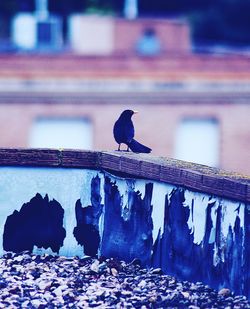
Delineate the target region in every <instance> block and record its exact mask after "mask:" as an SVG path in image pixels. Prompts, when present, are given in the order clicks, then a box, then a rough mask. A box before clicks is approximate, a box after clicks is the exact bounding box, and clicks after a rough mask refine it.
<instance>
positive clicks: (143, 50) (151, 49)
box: [136, 28, 161, 56]
mask: <svg viewBox="0 0 250 309" xmlns="http://www.w3.org/2000/svg"><path fill="white" fill-rule="evenodd" d="M136 50H137V53H138V54H139V55H141V56H156V55H159V54H160V52H161V43H160V40H159V39H158V37H157V35H156V33H155V30H154V29H151V28H148V29H145V31H144V32H143V34H142V35H141V37H140V38H139V39H138V41H137V44H136Z"/></svg>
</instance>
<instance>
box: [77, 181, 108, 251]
mask: <svg viewBox="0 0 250 309" xmlns="http://www.w3.org/2000/svg"><path fill="white" fill-rule="evenodd" d="M100 184H101V179H100V177H99V176H98V175H97V176H96V177H94V178H93V179H92V181H91V198H90V201H91V205H88V206H85V207H82V204H81V201H80V199H79V200H78V201H77V202H76V206H75V214H76V222H77V225H76V227H75V228H74V231H73V234H74V236H75V238H76V240H77V242H78V244H80V245H82V246H83V247H84V253H85V254H86V255H90V256H95V255H97V253H98V249H99V245H100V233H99V219H100V216H101V214H102V209H103V205H102V204H101V200H102V197H101V195H100V191H101V190H100Z"/></svg>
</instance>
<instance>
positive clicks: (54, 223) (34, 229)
mask: <svg viewBox="0 0 250 309" xmlns="http://www.w3.org/2000/svg"><path fill="white" fill-rule="evenodd" d="M63 213H64V210H63V208H62V207H61V205H60V204H59V203H58V202H57V201H56V200H52V201H49V198H48V195H46V196H45V197H44V198H42V196H41V195H40V194H36V196H35V197H33V198H32V199H31V200H30V202H28V203H26V204H24V205H23V206H22V207H21V210H20V211H17V210H15V211H14V212H13V214H12V215H9V216H8V217H7V220H6V222H5V225H4V233H3V248H4V250H5V251H12V252H16V253H17V252H22V251H25V250H29V251H32V250H33V248H34V246H37V247H38V248H45V249H47V248H51V249H52V251H53V252H57V253H58V252H59V249H60V247H62V246H63V240H64V238H65V234H66V231H65V229H64V228H63Z"/></svg>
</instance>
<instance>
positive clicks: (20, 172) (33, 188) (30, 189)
mask: <svg viewBox="0 0 250 309" xmlns="http://www.w3.org/2000/svg"><path fill="white" fill-rule="evenodd" d="M96 175H99V177H100V178H101V196H102V203H104V176H105V175H104V174H103V173H101V172H98V171H94V170H84V169H73V168H67V169H66V168H31V167H30V168H29V167H0V209H1V212H0V236H1V237H0V255H2V254H3V253H4V252H3V247H2V235H3V231H4V224H5V221H6V218H7V216H9V215H11V214H12V213H13V211H14V210H18V211H19V210H20V208H21V207H22V205H23V204H24V203H27V202H29V201H30V199H31V198H33V197H34V196H35V195H36V194H37V193H40V194H41V195H42V196H43V197H44V196H45V195H46V194H48V196H49V199H50V200H52V199H55V200H57V201H58V202H59V203H60V204H61V206H62V207H63V209H64V211H65V216H64V228H65V229H66V238H65V240H64V246H63V248H61V249H60V252H59V253H60V254H62V255H66V256H72V255H79V256H81V255H82V254H83V252H82V247H81V246H79V245H77V242H76V240H75V238H74V236H73V229H74V227H75V226H76V218H75V203H76V201H77V200H78V199H79V198H80V199H81V203H82V206H83V207H86V206H88V205H91V201H90V192H91V180H92V179H93V177H96ZM106 175H107V174H106ZM108 176H109V177H111V180H112V181H114V182H116V185H117V186H118V188H119V192H120V194H121V196H122V203H121V207H125V206H126V205H128V183H127V181H126V179H123V178H119V177H115V176H112V175H110V174H108ZM148 182H151V181H149V180H142V179H140V180H135V182H134V191H135V192H136V191H139V192H140V193H141V197H142V198H144V195H145V184H146V183H148ZM173 189H175V186H172V185H170V184H164V183H159V182H153V196H152V205H153V211H152V220H153V227H154V228H153V240H154V241H155V240H156V237H157V235H158V233H159V230H161V233H163V226H164V202H165V195H166V194H168V198H169V197H170V195H171V192H172V190H173ZM213 201H215V205H214V206H213V208H212V213H211V214H212V216H211V217H212V221H213V226H214V227H215V226H216V212H217V209H218V206H219V205H221V206H222V224H221V226H222V235H221V241H222V246H223V241H226V235H227V233H228V228H229V226H232V227H233V226H234V224H235V220H236V217H237V215H238V216H239V217H240V222H241V224H242V228H244V226H243V223H244V207H246V205H245V204H244V203H240V202H236V201H235V202H233V201H229V200H226V199H221V198H215V197H214V199H212V200H211V199H210V196H209V195H207V194H203V193H197V192H192V191H189V190H185V205H184V206H185V207H188V208H189V209H190V216H189V219H188V226H189V228H190V233H193V235H194V243H195V244H201V242H202V240H203V238H204V233H205V213H206V209H207V206H208V203H209V202H210V203H211V202H213ZM192 202H193V216H192V215H191V207H192ZM236 209H237V210H239V211H236ZM99 226H100V231H101V233H102V230H103V217H102V216H101V218H100V224H99ZM213 232H214V231H213V230H212V233H213ZM101 236H102V235H101ZM210 240H211V243H214V237H213V235H210ZM215 249H216V248H215ZM35 252H39V253H42V252H46V250H41V249H39V250H38V249H36V250H35ZM47 252H50V251H47ZM215 255H216V250H215ZM215 261H216V259H215Z"/></svg>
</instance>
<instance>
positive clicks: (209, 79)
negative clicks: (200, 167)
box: [0, 0, 250, 174]
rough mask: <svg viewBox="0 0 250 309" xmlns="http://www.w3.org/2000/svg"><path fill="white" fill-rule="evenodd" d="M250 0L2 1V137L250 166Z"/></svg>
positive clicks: (17, 143) (10, 143)
mask: <svg viewBox="0 0 250 309" xmlns="http://www.w3.org/2000/svg"><path fill="white" fill-rule="evenodd" d="M249 99H250V0H237V1H236V0H204V1H199V0H189V1H187V0H166V1H162V0H154V1H150V0H141V1H140V0H138V1H136V0H88V1H87V0H85V1H84V0H60V1H58V0H5V1H1V2H0V147H53V148H76V149H93V150H113V149H117V145H116V143H115V141H114V139H113V134H112V128H113V124H114V122H115V120H116V119H117V118H118V116H119V115H120V113H121V112H122V111H123V110H124V109H136V110H138V111H139V113H138V114H137V115H136V116H134V119H133V120H134V124H135V128H136V139H138V140H139V141H141V142H143V143H144V144H146V145H147V146H149V147H151V148H152V149H153V154H154V155H160V156H168V157H173V158H178V159H183V160H187V161H192V162H197V163H202V164H206V165H210V166H215V167H220V168H223V169H228V170H233V171H237V172H239V173H243V174H250V119H249V118H250V101H249Z"/></svg>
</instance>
